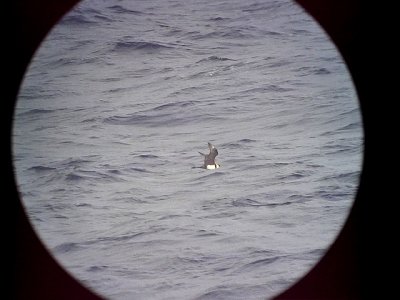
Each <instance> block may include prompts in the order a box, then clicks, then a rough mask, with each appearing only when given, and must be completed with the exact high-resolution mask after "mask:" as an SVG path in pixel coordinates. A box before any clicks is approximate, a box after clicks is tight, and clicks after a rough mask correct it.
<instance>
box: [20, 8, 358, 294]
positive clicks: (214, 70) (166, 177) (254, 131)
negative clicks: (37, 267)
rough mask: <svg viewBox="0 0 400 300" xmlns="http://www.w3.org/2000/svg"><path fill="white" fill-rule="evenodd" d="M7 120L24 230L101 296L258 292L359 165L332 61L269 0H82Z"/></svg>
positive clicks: (322, 229) (323, 219) (306, 23)
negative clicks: (208, 164)
mask: <svg viewBox="0 0 400 300" xmlns="http://www.w3.org/2000/svg"><path fill="white" fill-rule="evenodd" d="M14 119H15V121H14V129H13V154H14V165H15V173H16V179H17V183H18V186H19V191H20V194H21V197H22V201H23V204H24V207H25V208H26V211H27V213H28V215H29V219H30V221H31V223H32V225H33V227H34V228H35V230H36V232H37V233H38V235H39V237H40V238H41V239H42V241H43V242H44V244H45V245H46V247H47V248H48V249H49V251H50V252H51V253H52V255H54V257H55V258H56V259H57V260H58V261H59V262H60V263H61V264H62V265H63V266H64V267H65V268H66V269H67V270H68V271H69V272H70V273H71V274H72V275H73V276H75V277H76V278H78V279H79V280H80V281H81V282H82V283H83V284H84V285H86V286H88V287H90V288H92V289H93V290H94V291H95V292H97V293H99V294H101V295H103V296H104V297H106V298H107V299H113V300H119V299H202V300H203V299H265V298H271V297H273V296H274V295H276V294H277V293H279V292H280V291H282V290H284V289H286V288H287V287H289V286H290V285H292V284H294V283H295V282H296V281H297V280H298V279H299V278H300V277H301V276H303V275H304V274H305V273H306V272H307V271H308V270H309V269H310V268H312V267H313V266H314V265H315V264H316V263H317V262H318V260H319V259H320V258H321V257H322V255H323V254H324V253H325V252H326V250H327V249H328V248H329V246H330V245H331V244H332V242H333V241H334V239H335V238H336V236H337V235H338V233H339V231H340V229H341V228H342V226H343V224H344V222H345V220H346V218H347V216H348V213H349V210H350V208H351V206H352V203H353V199H354V195H355V193H356V191H357V186H358V180H359V174H360V169H361V163H362V155H363V132H362V122H361V117H360V111H359V106H358V102H357V96H356V93H355V90H354V87H353V83H352V80H351V78H350V75H349V73H348V70H347V68H346V65H345V64H344V62H343V60H342V58H341V56H340V55H339V53H338V51H337V49H336V48H335V46H334V45H333V44H332V42H331V41H330V40H329V38H328V36H327V35H326V34H325V33H324V32H323V31H322V29H321V28H320V27H319V25H318V24H317V23H316V22H315V21H314V20H313V19H312V18H311V17H310V16H308V15H307V14H306V13H305V12H304V11H303V10H302V9H301V8H300V7H299V6H298V5H297V4H295V3H293V2H291V1H287V0H269V1H256V0H249V1H242V0H232V1H227V0H225V1H216V0H214V1H205V0H200V1H199V0H185V1H177V0H167V1H162V0H160V1H156V0H150V1H148V0H146V1H128V0H122V1H117V0H111V1H110V0H107V1H105V0H103V1H102V0H96V1H95V0H90V1H84V2H82V3H81V4H80V5H79V6H77V7H75V8H74V10H73V11H71V12H70V13H69V14H67V15H66V16H65V17H64V18H63V19H62V20H61V21H60V23H59V24H58V25H57V26H56V27H55V28H54V29H53V30H52V31H51V32H50V34H49V35H48V36H47V38H46V40H45V41H44V42H43V43H42V45H41V47H40V49H39V50H38V52H37V53H36V55H35V56H34V59H33V61H32V63H31V65H30V66H29V69H28V71H27V73H26V76H25V79H24V82H23V84H22V86H21V89H20V93H19V98H18V103H17V107H16V111H15V116H14ZM207 142H211V143H213V144H214V145H215V146H216V147H217V149H218V151H219V155H218V156H217V162H218V163H219V164H221V168H219V169H217V170H205V169H201V168H198V167H200V166H201V165H202V164H203V158H202V157H201V155H200V154H199V153H198V152H199V151H200V152H208V148H207Z"/></svg>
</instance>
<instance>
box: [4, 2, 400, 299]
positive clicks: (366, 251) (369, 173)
mask: <svg viewBox="0 0 400 300" xmlns="http://www.w3.org/2000/svg"><path fill="white" fill-rule="evenodd" d="M76 2H78V1H77V0H63V1H54V0H15V1H8V2H7V4H5V6H3V8H2V9H4V14H5V15H6V17H7V21H6V24H4V25H3V30H4V29H5V33H4V34H3V35H2V45H3V46H2V47H3V50H4V51H5V54H3V63H5V64H6V65H5V68H4V69H3V70H2V71H3V78H7V79H6V81H5V84H4V87H3V95H2V102H1V106H2V109H1V119H0V120H1V125H2V126H1V129H2V130H3V132H2V139H3V145H5V148H3V149H5V151H3V152H2V153H3V155H2V173H3V176H2V182H3V189H4V190H3V191H4V192H3V195H4V196H3V197H2V203H3V209H2V214H3V216H2V218H1V220H2V223H4V224H2V226H1V228H2V242H4V243H2V244H3V245H5V246H4V247H3V249H2V250H3V255H2V258H3V260H4V261H5V262H6V264H5V265H6V268H7V269H6V271H8V272H5V274H6V276H5V278H4V280H2V285H3V283H4V287H5V288H4V289H2V290H1V291H0V292H1V293H2V294H6V293H7V294H8V295H7V297H6V298H4V299H43V300H46V299H89V300H91V299H100V298H98V296H96V295H95V294H93V293H92V292H90V291H88V290H87V289H85V288H84V287H82V286H81V285H80V284H79V283H78V282H77V281H76V280H75V279H73V278H72V277H71V276H69V274H68V273H67V272H65V271H64V270H63V269H62V268H61V267H60V266H59V265H58V263H56V261H55V260H54V259H53V258H52V256H51V255H49V254H48V253H47V251H46V250H45V248H44V247H43V245H42V243H41V242H40V240H39V239H38V238H37V236H36V235H35V233H34V231H33V230H32V227H31V225H30V223H29V222H28V220H27V217H26V215H25V213H24V211H23V209H22V206H21V203H20V202H19V198H18V193H17V189H16V186H15V181H14V175H13V174H14V173H13V167H12V160H11V141H10V132H11V124H12V116H13V109H14V104H15V100H16V97H17V93H18V88H19V85H20V83H21V80H22V78H23V74H24V72H25V70H26V68H27V66H28V63H29V61H30V59H31V57H32V55H33V54H34V51H35V49H36V48H37V47H38V45H39V43H40V41H41V40H42V39H43V38H44V37H45V35H46V33H47V32H48V31H49V29H50V28H51V26H52V25H53V24H54V23H55V22H56V21H57V20H58V19H59V18H60V17H61V16H62V14H64V13H65V12H66V11H67V10H68V9H70V8H71V7H72V6H73V5H74V4H75V3H76ZM297 2H298V3H300V4H301V5H302V6H303V7H304V8H305V9H306V10H307V11H308V12H310V13H311V15H312V16H313V17H314V18H315V19H316V20H317V21H318V22H319V23H320V24H321V25H322V26H323V27H324V28H325V30H326V31H327V32H328V34H329V35H330V36H331V38H332V39H333V40H334V42H335V44H336V45H337V47H338V49H339V51H340V52H341V54H342V55H343V57H344V59H345V61H346V64H347V66H348V68H349V70H350V73H351V75H352V77H353V80H354V84H355V87H356V90H357V93H358V96H359V100H360V107H361V111H362V117H363V123H364V138H365V149H364V163H363V171H362V175H361V178H360V186H359V190H358V193H357V196H356V200H355V203H354V206H353V208H352V210H351V213H350V216H349V219H348V220H347V222H346V224H345V226H344V228H343V229H342V231H341V233H340V235H339V237H338V239H337V240H336V241H335V243H334V244H333V246H332V247H331V248H330V249H329V251H328V252H327V254H326V255H325V256H324V257H323V258H322V259H321V261H320V262H319V263H318V264H317V265H316V267H315V268H313V269H312V270H311V271H310V272H309V273H308V274H307V275H306V276H305V277H303V278H302V279H301V280H300V281H299V282H297V283H296V284H294V285H293V286H292V287H291V288H289V289H288V290H287V291H285V292H283V293H282V294H280V295H279V296H277V297H276V299H278V300H284V299H370V298H371V299H387V298H386V296H388V295H390V294H389V293H390V292H397V293H395V294H397V295H398V290H397V288H396V287H395V286H393V285H391V282H392V281H391V280H390V276H391V275H390V273H388V270H389V269H390V266H391V265H392V264H394V261H396V262H397V261H398V259H395V256H391V255H390V253H392V252H390V251H387V249H390V248H391V247H392V246H393V245H394V241H396V240H397V238H396V236H398V234H397V235H396V234H395V233H393V232H394V227H393V226H392V224H390V225H389V222H388V220H392V219H391V218H390V217H389V215H390V214H389V212H390V211H391V210H394V209H395V207H394V205H396V200H397V201H398V199H395V197H394V195H397V193H396V192H395V188H394V186H393V185H391V184H390V183H389V181H388V178H389V177H390V176H391V175H390V174H391V173H390V172H391V169H390V167H391V166H393V165H392V164H391V162H393V164H394V160H396V161H397V159H396V158H395V157H392V156H390V151H389V149H390V148H393V147H394V142H393V140H395V139H394V137H395V135H392V138H391V139H388V138H385V134H386V133H387V132H390V131H393V127H391V125H392V124H389V122H388V120H390V118H389V115H390V112H391V111H393V110H396V107H395V105H396V101H393V100H395V99H394V96H393V95H396V94H395V93H392V92H394V88H393V87H394V86H393V85H389V84H388V82H389V81H390V80H389V79H388V77H389V75H388V74H389V73H388V70H390V66H391V64H392V62H393V61H395V59H393V57H392V56H390V54H389V53H388V52H386V49H387V48H389V47H390V42H389V41H390V39H387V36H388V34H389V33H390V31H392V32H393V29H394V28H393V27H390V26H388V22H387V20H388V19H390V18H389V17H388V15H389V14H390V13H389V12H390V11H391V10H395V8H394V5H392V7H388V4H387V3H386V4H385V7H383V5H377V4H376V3H372V2H369V1H357V0H348V1H346V0H298V1H297ZM395 37H396V35H393V36H392V38H395ZM396 76H398V75H396ZM386 79H387V80H386ZM389 100H392V102H390V101H389ZM391 128H392V129H391ZM3 147H4V146H3ZM394 148H395V149H397V148H396V147H394ZM392 154H393V153H392ZM395 176H397V177H398V175H397V174H396V175H395ZM393 240H394V241H393ZM392 276H393V275H392ZM395 276H397V275H395ZM395 294H394V295H395ZM2 298H3V297H2ZM389 298H390V297H389Z"/></svg>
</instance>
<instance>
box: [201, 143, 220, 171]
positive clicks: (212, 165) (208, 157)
mask: <svg viewBox="0 0 400 300" xmlns="http://www.w3.org/2000/svg"><path fill="white" fill-rule="evenodd" d="M208 148H209V149H210V153H209V154H204V153H201V152H199V153H200V154H201V155H202V156H204V165H203V168H204V169H207V170H215V169H218V168H219V167H220V165H219V164H217V163H216V162H215V157H216V156H217V155H218V150H217V148H215V146H213V145H212V144H211V143H208Z"/></svg>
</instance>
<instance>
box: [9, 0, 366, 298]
mask: <svg viewBox="0 0 400 300" xmlns="http://www.w3.org/2000/svg"><path fill="white" fill-rule="evenodd" d="M28 2H29V1H26V3H27V4H26V7H27V8H28V9H29V8H30V6H31V3H28ZM47 2H49V1H42V3H43V4H41V5H47V4H48V3H47ZM50 2H51V1H50ZM50 2H49V3H50ZM77 2H78V1H70V6H68V5H66V6H65V7H63V8H60V7H54V6H53V8H51V9H49V8H47V15H48V16H52V17H47V18H44V19H43V20H46V21H44V22H41V23H40V24H39V25H38V26H36V27H32V28H30V29H29V30H28V29H27V28H24V29H19V30H20V32H19V33H20V34H22V35H20V36H21V37H23V36H24V35H23V34H25V35H29V34H32V35H31V36H30V37H29V38H28V37H27V39H26V40H25V41H20V43H22V44H23V45H19V46H25V47H23V50H19V51H17V52H16V54H17V56H18V57H20V58H21V57H22V60H21V62H20V63H19V64H18V68H17V70H16V73H17V75H16V76H15V77H17V78H13V79H16V80H17V84H16V85H17V86H18V85H19V83H20V79H21V78H22V75H23V73H24V72H23V71H24V70H25V69H26V66H27V64H28V62H29V59H30V57H31V56H32V54H33V52H34V51H35V49H36V47H37V46H38V45H39V42H40V41H41V40H42V39H43V38H44V36H45V33H46V32H47V31H48V30H49V29H50V27H51V26H52V25H54V24H55V22H56V21H57V20H58V19H59V17H60V16H61V12H62V13H65V12H67V10H68V9H69V8H70V7H71V6H72V4H75V3H77ZM298 2H299V3H300V4H303V5H304V4H305V3H302V2H303V1H298ZM308 3H310V2H308ZM36 5H37V4H36V3H35V6H36ZM315 5H316V4H314V5H310V4H308V5H304V6H305V7H306V9H307V10H308V11H309V12H311V13H312V14H313V11H314V13H315V15H314V16H315V17H316V19H317V20H318V21H319V22H320V23H321V24H322V26H323V27H324V28H325V29H326V30H327V31H328V33H329V34H330V35H331V37H332V38H333V40H334V41H335V43H336V45H337V46H338V48H339V50H340V51H341V53H342V55H343V57H344V58H345V60H346V62H347V64H348V66H349V69H350V71H351V73H353V68H355V67H352V66H353V65H352V63H351V62H352V58H351V54H349V51H350V49H349V45H348V43H349V41H351V37H350V36H348V37H347V38H346V37H343V36H342V35H340V33H341V32H343V31H345V29H347V28H348V26H350V27H351V26H352V25H351V24H349V23H346V22H342V23H341V25H340V26H339V27H337V26H336V25H337V24H335V23H334V22H333V21H332V20H331V21H330V23H329V21H325V20H326V18H327V16H326V15H324V13H325V14H329V11H328V10H325V12H324V11H321V10H318V9H317V11H316V12H315V10H313V7H316V6H315ZM38 7H40V6H38ZM335 7H337V6H335V4H334V1H332V3H331V7H330V8H331V9H332V10H335ZM49 10H50V11H51V13H48V12H49ZM354 10H356V8H355V7H353V11H354ZM26 11H27V10H25V11H24V12H23V13H22V15H25V16H24V17H23V18H24V21H25V22H27V23H25V26H26V27H29V24H30V23H29V22H34V21H35V18H37V16H40V15H43V14H44V13H43V12H41V11H40V10H39V9H34V10H31V11H30V13H29V15H30V17H27V16H26ZM327 11H328V12H327ZM344 11H346V10H344ZM16 13H17V12H16ZM318 13H319V15H318ZM351 15H352V13H350V14H348V15H347V16H348V17H349V16H351ZM49 19H50V20H49ZM328 19H329V18H328ZM344 19H346V18H344ZM17 20H18V18H17ZM325 22H327V23H325ZM354 22H355V21H354V20H353V21H352V22H351V23H353V26H354ZM325 24H328V25H325ZM329 28H330V29H329ZM33 32H35V33H34V34H33ZM349 32H351V30H349ZM338 36H339V37H338ZM356 88H357V81H356ZM15 95H16V93H15ZM15 95H14V101H15ZM360 101H362V100H361V99H360ZM10 124H11V123H10ZM10 127H11V126H10ZM10 158H11V155H10ZM10 161H11V159H10ZM9 169H10V170H12V167H11V165H10V166H9ZM8 186H12V187H13V188H14V191H13V195H14V198H16V197H17V195H16V193H15V191H16V189H15V182H12V184H11V185H8ZM359 195H360V193H359V194H358V196H357V199H356V202H357V203H358V202H359V200H358V198H359ZM354 205H355V204H354ZM15 215H16V218H17V222H18V225H17V226H18V227H17V229H18V230H19V231H18V236H17V239H18V240H19V243H18V246H17V247H20V248H18V249H19V251H18V255H20V256H18V257H19V258H23V259H22V260H21V263H20V264H19V265H18V266H17V270H16V271H17V272H19V271H26V270H28V273H27V274H28V275H23V276H17V279H19V280H20V281H16V284H17V285H19V284H21V283H22V284H23V285H22V286H23V287H26V285H27V284H28V278H29V279H33V282H32V283H30V284H29V285H30V286H29V285H28V289H27V290H25V291H23V292H22V294H19V295H26V296H28V295H30V296H32V295H36V296H37V297H35V296H33V298H39V297H40V298H41V299H47V298H48V299H50V298H51V296H54V295H57V297H58V298H59V299H62V298H65V299H70V298H73V297H81V298H82V297H84V298H85V299H90V297H96V296H94V295H92V294H90V293H88V292H87V291H86V290H85V289H82V288H79V287H77V286H79V283H77V282H76V281H75V280H71V279H70V278H69V276H68V275H66V274H65V272H64V271H62V270H61V268H60V267H58V265H57V263H55V261H54V260H53V259H52V258H51V256H50V255H49V254H48V253H45V251H46V250H45V249H44V248H43V246H42V245H41V243H40V242H39V240H38V239H37V238H36V237H35V234H34V232H33V230H32V228H31V227H30V224H29V222H28V221H27V218H26V215H25V213H24V212H23V209H22V206H21V205H20V204H18V207H17V208H16V213H15ZM353 217H354V209H353V210H352V212H351V214H350V216H349V220H348V221H347V222H346V225H345V228H344V229H343V230H342V232H341V234H340V236H339V237H338V239H337V241H336V242H335V244H334V245H333V246H332V248H331V250H330V251H329V252H328V254H327V255H326V257H325V258H323V259H322V260H321V262H320V263H319V264H318V265H317V266H316V267H315V268H314V269H313V270H312V271H311V272H310V273H309V274H308V275H307V276H306V277H305V278H303V279H301V280H300V281H299V283H297V284H296V285H295V286H293V288H291V289H289V290H288V291H287V292H284V293H283V294H282V295H280V296H278V299H287V298H288V297H297V296H299V295H300V297H297V298H301V297H305V298H310V297H312V296H317V297H318V296H321V297H322V296H323V295H324V293H328V294H326V295H327V296H329V295H331V294H329V293H330V292H335V293H336V294H337V295H341V294H342V295H343V293H346V292H348V289H349V286H347V285H348V283H344V284H342V285H340V281H342V283H343V281H346V280H344V279H345V278H346V279H350V281H348V280H347V282H350V283H351V282H352V285H353V288H352V289H351V292H352V295H354V294H357V289H359V287H358V286H357V285H354V280H353V279H352V278H353V276H358V274H356V273H355V272H356V271H357V270H355V267H356V266H355V265H354V262H353V260H352V259H351V258H352V256H351V255H352V254H351V251H350V249H351V248H353V247H354V245H352V244H349V242H350V240H349V234H350V235H351V233H349V231H354V224H353V223H352V221H351V219H352V218H353ZM28 227H29V228H28ZM352 234H354V232H353V233H352ZM21 246H22V248H21ZM343 247H344V248H345V249H343ZM339 248H340V249H339ZM27 249H34V250H33V251H35V252H37V253H39V255H38V256H37V258H39V257H40V258H39V262H40V263H36V264H32V263H29V261H30V254H29V253H27V252H29V251H26V250H27ZM338 249H339V250H341V253H339V257H338V256H337V252H338V251H339V250H338ZM346 249H347V250H346ZM33 251H32V252H33ZM335 252H336V253H335ZM349 255H350V256H349ZM332 257H334V258H332ZM329 259H330V260H331V263H330V264H329V266H332V265H333V264H332V259H333V261H334V262H337V261H338V260H339V261H343V260H345V261H346V262H347V263H346V264H343V265H345V266H343V269H342V270H339V271H344V272H343V273H342V272H339V273H338V274H333V275H332V273H330V274H331V275H329V274H328V273H329V269H326V268H328V267H327V260H329ZM24 264H27V265H29V266H27V265H25V266H24ZM324 264H325V265H324ZM43 265H44V266H46V267H45V268H44V269H47V272H48V273H47V274H46V272H45V273H44V274H43V273H40V270H38V269H35V268H40V266H43ZM18 268H19V269H18ZM346 270H347V271H348V270H351V271H350V272H346ZM316 272H317V273H316ZM39 273H40V274H42V275H44V276H43V277H44V278H42V279H39V278H38V277H40V276H36V275H38V274H39ZM29 274H31V276H32V277H29V276H30V275H29ZM315 274H324V275H322V276H320V275H315ZM339 274H347V275H346V277H342V278H341V279H340V280H337V281H335V282H337V283H338V284H339V285H338V286H337V287H338V289H336V290H335V291H333V290H330V289H327V290H325V291H324V289H323V287H324V286H327V285H329V282H325V283H323V278H329V276H338V275H339ZM24 276H28V277H25V279H23V277H24ZM312 277H313V278H314V279H313V280H315V278H319V283H320V284H321V285H320V288H318V289H315V288H314V287H313V286H312V285H311V286H310V285H309V286H308V287H307V284H310V282H311V283H312V284H314V283H315V281H312V280H311V281H310V279H309V278H312ZM46 278H47V280H49V279H50V278H53V279H55V282H56V285H55V286H53V288H52V289H50V290H49V286H48V285H47V283H46ZM307 278H308V279H307ZM334 278H335V277H334ZM338 278H339V277H336V279H338ZM21 279H22V281H21ZM307 280H308V282H307ZM66 282H69V283H66ZM46 289H47V290H46ZM296 289H297V292H296ZM40 290H42V291H40ZM23 293H26V294H23ZM32 293H33V294H32ZM35 293H36V294H35ZM318 293H320V294H318ZM50 295H51V296H50ZM46 297H47V298H46ZM21 298H24V297H21ZM31 298H32V297H31ZM93 299H94V298H93Z"/></svg>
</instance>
